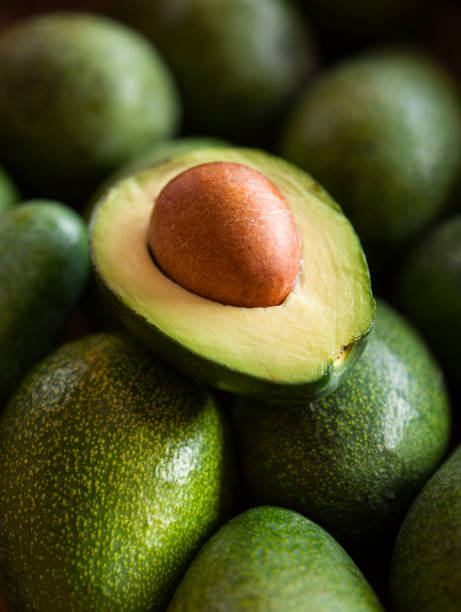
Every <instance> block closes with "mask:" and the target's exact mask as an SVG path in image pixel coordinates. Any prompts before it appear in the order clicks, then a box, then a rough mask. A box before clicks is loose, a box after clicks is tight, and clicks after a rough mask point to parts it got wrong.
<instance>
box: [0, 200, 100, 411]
mask: <svg viewBox="0 0 461 612" xmlns="http://www.w3.org/2000/svg"><path fill="white" fill-rule="evenodd" d="M0 262H1V264H0V363H1V368H0V407H2V406H3V404H4V402H5V400H6V399H7V397H8V395H9V394H10V393H11V391H12V390H13V389H14V387H15V386H16V385H17V384H18V383H19V381H20V379H21V378H22V377H23V376H24V374H25V373H26V371H27V370H28V369H29V367H30V366H31V365H32V364H33V363H35V361H37V360H38V359H40V358H41V357H43V356H44V355H45V354H46V353H47V352H48V351H50V350H51V349H52V348H53V346H54V344H55V343H56V342H57V337H58V334H59V332H60V331H61V329H62V327H63V324H64V323H65V321H66V320H67V318H68V316H69V314H70V312H71V310H72V308H73V307H74V306H75V304H76V302H77V300H78V299H79V297H80V295H81V293H82V291H83V288H84V286H85V283H86V280H87V277H88V272H89V265H90V260H89V252H88V239H87V231H86V227H85V225H84V223H83V221H82V219H81V218H80V216H79V215H78V214H77V213H75V212H74V211H73V210H71V209H70V208H68V207H67V206H65V205H64V204H60V203H57V202H47V201H31V202H28V203H25V204H21V205H20V206H18V207H15V208H13V209H11V210H9V211H7V212H5V213H4V214H3V215H1V217H0Z"/></svg>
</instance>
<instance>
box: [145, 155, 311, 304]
mask: <svg viewBox="0 0 461 612" xmlns="http://www.w3.org/2000/svg"><path fill="white" fill-rule="evenodd" d="M148 241H149V246H150V249H151V253H152V255H153V257H154V258H155V261H156V262H157V265H158V266H159V267H160V268H161V269H162V271H163V272H164V274H166V275H167V276H168V277H169V278H171V279H172V280H174V281H175V282H177V283H178V284H179V285H181V286H182V287H184V288H185V289H188V290H189V291H192V292H193V293H196V294H198V295H201V296H203V297H206V298H209V299H210V300H214V301H216V302H221V303H223V304H228V305H231V306H246V307H257V306H263V307H267V306H277V305H279V304H281V303H282V302H283V300H284V299H285V298H286V297H287V295H288V294H289V293H290V291H291V289H292V288H293V285H294V283H295V281H296V277H297V275H298V271H299V267H300V261H301V243H300V239H299V235H298V231H297V228H296V224H295V221H294V219H293V215H292V214H291V211H290V209H289V207H288V204H287V203H286V201H285V199H284V197H283V196H282V194H281V193H280V191H279V190H278V189H277V187H276V186H275V185H274V184H273V183H272V182H271V181H270V180H269V179H268V178H266V177H265V176H264V175H263V174H261V172H258V171H257V170H253V169H252V168H248V167H247V166H243V165H241V164H235V163H230V162H214V163H208V164H201V165H199V166H194V167H192V168H189V169H188V170H185V171H184V172H182V173H181V174H179V175H178V176H176V177H175V178H174V179H172V180H171V181H170V182H169V183H168V184H167V185H166V186H165V187H164V188H163V189H162V191H161V192H160V194H159V195H158V197H157V200H156V202H155V206H154V209H153V211H152V216H151V220H150V226H149V232H148Z"/></svg>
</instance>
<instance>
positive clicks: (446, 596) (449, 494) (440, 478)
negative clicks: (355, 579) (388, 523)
mask: <svg viewBox="0 0 461 612" xmlns="http://www.w3.org/2000/svg"><path fill="white" fill-rule="evenodd" d="M390 592H391V600H392V605H393V608H392V609H393V610H395V612H432V611H433V610H443V611H444V612H457V611H458V610H459V602H460V601H461V446H459V447H458V448H457V449H456V450H455V451H454V452H453V454H452V455H451V456H450V457H449V459H447V461H446V462H445V463H444V464H443V465H442V466H441V467H440V468H439V470H438V471H437V472H436V473H435V474H434V475H433V476H432V478H431V479H430V480H429V482H428V483H427V484H426V485H425V486H424V488H423V490H422V491H421V493H420V494H419V495H418V497H417V498H416V500H415V502H414V503H413V505H412V507H411V508H410V511H409V512H408V514H407V516H406V518H405V521H404V523H403V525H402V528H401V529H400V532H399V535H398V538H397V542H396V545H395V549H394V555H393V559H392V566H391V584H390Z"/></svg>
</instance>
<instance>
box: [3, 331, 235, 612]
mask: <svg viewBox="0 0 461 612" xmlns="http://www.w3.org/2000/svg"><path fill="white" fill-rule="evenodd" d="M227 435H228V434H227V429H226V423H225V421H224V416H223V414H222V413H221V411H220V410H219V409H218V408H217V406H216V405H215V403H214V401H213V399H212V398H211V396H210V395H209V394H208V393H207V392H206V391H205V390H204V389H203V388H202V387H200V386H199V385H197V384H196V383H194V382H193V381H190V380H188V379H186V378H183V377H182V376H181V375H179V374H177V373H176V372H175V371H174V370H172V369H170V368H169V367H168V366H166V365H163V364H162V363H161V362H160V361H157V360H153V359H152V358H151V357H150V356H149V355H147V354H146V353H145V352H144V351H143V350H142V349H141V348H140V347H139V346H138V345H137V344H136V343H135V342H134V341H133V340H132V339H131V338H129V337H125V336H119V335H108V334H107V335H105V334H98V335H94V336H87V337H84V338H82V339H80V340H78V341H76V342H73V343H70V344H68V345H64V346H62V347H60V348H59V349H58V350H57V351H56V352H54V353H53V354H52V355H50V356H48V358H47V359H45V360H44V361H42V362H41V363H40V364H38V365H37V366H36V367H35V368H34V369H33V370H32V371H31V373H30V374H29V375H28V376H27V377H26V379H25V380H24V381H23V383H22V384H21V386H20V387H19V389H18V390H17V392H16V393H15V395H14V396H13V398H12V399H11V401H10V402H9V404H8V406H7V408H6V410H5V412H4V413H3V415H2V417H1V419H0V483H1V484H0V538H1V542H2V546H1V547H0V581H1V582H2V584H3V589H2V590H4V592H5V594H6V596H7V598H8V601H9V603H11V604H12V605H13V606H19V607H21V608H23V607H24V608H26V609H30V610H42V611H43V612H48V611H49V610H57V611H58V610H59V611H62V612H67V611H68V610H82V611H83V610H85V611H87V612H90V611H94V612H102V611H109V610H123V611H124V612H131V611H146V612H147V611H148V610H162V609H164V606H165V605H166V603H167V601H168V599H169V597H170V595H171V592H172V590H173V589H174V587H175V585H176V583H177V581H178V580H179V578H180V577H181V575H182V573H183V572H184V570H185V568H186V566H187V564H188V563H189V562H190V560H191V558H192V556H193V555H194V553H195V552H196V550H197V549H198V547H199V546H200V545H201V544H202V542H203V541H204V540H205V539H206V538H207V537H208V536H209V535H211V533H212V532H213V530H214V529H215V528H216V527H217V526H218V525H219V522H220V521H222V520H225V518H227V512H228V509H229V502H230V499H231V491H232V478H233V475H232V474H233V472H232V465H231V454H230V453H231V449H230V447H229V446H228V445H229V440H228V437H227Z"/></svg>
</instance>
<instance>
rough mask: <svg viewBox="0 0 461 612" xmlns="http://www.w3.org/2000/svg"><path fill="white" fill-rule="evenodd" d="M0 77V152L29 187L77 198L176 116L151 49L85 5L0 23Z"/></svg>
mask: <svg viewBox="0 0 461 612" xmlns="http://www.w3.org/2000/svg"><path fill="white" fill-rule="evenodd" d="M0 80H1V82H2V88H1V90H0V156H1V158H2V160H3V161H4V163H5V165H6V167H7V168H8V169H9V170H10V172H11V173H12V175H13V176H14V177H15V178H17V181H18V183H19V184H21V185H23V184H24V185H25V186H27V189H28V190H29V192H30V193H33V194H34V196H36V195H41V196H46V197H50V196H51V197H56V198H58V199H63V200H65V201H66V202H68V201H70V200H71V199H72V201H76V202H77V203H80V201H81V199H86V198H88V195H89V194H90V193H91V190H92V189H94V188H95V187H96V186H97V184H98V183H99V182H100V181H101V180H102V179H103V178H104V177H105V176H106V175H107V174H108V173H109V172H110V171H112V170H113V169H114V168H115V167H117V166H118V165H119V164H121V163H122V162H124V161H125V160H126V159H129V158H130V157H131V156H133V155H134V154H135V153H136V152H137V151H138V150H139V149H140V148H144V147H146V146H147V145H148V144H149V143H151V142H152V141H154V140H155V139H161V138H167V137H169V136H171V135H172V134H173V132H174V130H175V128H176V126H177V123H178V118H179V107H180V103H179V100H178V96H177V92H176V88H175V85H174V83H173V80H172V77H171V75H170V73H169V70H168V68H167V67H166V65H165V64H164V62H163V60H162V58H161V57H160V56H159V55H158V54H157V52H156V50H155V49H154V48H153V47H152V46H151V45H150V44H149V42H148V41H147V40H145V39H144V38H143V37H142V36H140V35H139V34H138V33H137V32H134V31H131V30H130V29H129V28H127V27H126V26H124V25H123V24H118V23H116V22H114V21H112V20H110V19H108V18H105V17H101V16H96V15H94V14H93V15H92V14H85V13H50V14H45V15H42V16H38V17H32V18H29V19H27V20H25V21H23V22H20V23H19V24H17V25H14V26H12V27H10V28H7V29H6V30H4V31H3V32H2V33H1V36H0ZM50 92H51V93H50Z"/></svg>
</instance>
